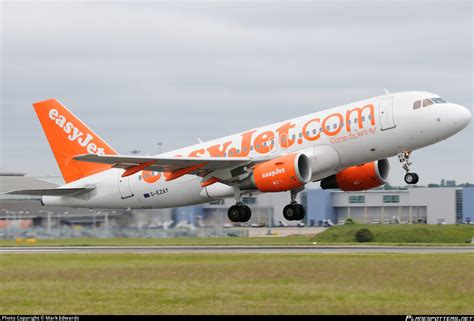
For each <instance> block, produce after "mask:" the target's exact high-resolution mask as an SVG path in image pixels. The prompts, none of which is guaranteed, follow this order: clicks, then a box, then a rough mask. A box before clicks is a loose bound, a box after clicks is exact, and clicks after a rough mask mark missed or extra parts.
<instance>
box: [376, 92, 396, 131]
mask: <svg viewBox="0 0 474 321" xmlns="http://www.w3.org/2000/svg"><path fill="white" fill-rule="evenodd" d="M379 118H380V130H388V129H392V128H395V127H396V125H395V120H394V119H393V97H388V98H383V99H380V100H379Z"/></svg>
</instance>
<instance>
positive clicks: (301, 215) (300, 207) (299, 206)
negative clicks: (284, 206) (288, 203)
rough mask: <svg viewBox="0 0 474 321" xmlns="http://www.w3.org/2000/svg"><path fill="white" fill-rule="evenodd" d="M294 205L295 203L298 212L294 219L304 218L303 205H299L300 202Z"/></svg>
mask: <svg viewBox="0 0 474 321" xmlns="http://www.w3.org/2000/svg"><path fill="white" fill-rule="evenodd" d="M295 205H296V207H298V214H299V215H298V218H297V219H296V221H299V220H302V219H304V217H305V215H306V210H305V209H304V206H303V205H301V204H295Z"/></svg>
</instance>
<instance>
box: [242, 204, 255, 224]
mask: <svg viewBox="0 0 474 321" xmlns="http://www.w3.org/2000/svg"><path fill="white" fill-rule="evenodd" d="M242 207H243V208H244V210H245V216H244V218H243V219H242V221H241V222H248V221H249V220H250V218H251V217H252V210H251V209H250V207H248V206H247V205H242Z"/></svg>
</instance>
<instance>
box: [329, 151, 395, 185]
mask: <svg viewBox="0 0 474 321" xmlns="http://www.w3.org/2000/svg"><path fill="white" fill-rule="evenodd" d="M389 172H390V164H389V162H388V160H387V159H381V160H378V161H375V162H371V163H365V164H361V165H357V166H351V167H348V168H346V169H344V170H342V171H340V172H339V173H337V174H335V175H331V176H329V177H326V178H325V179H323V180H322V181H321V188H322V189H333V188H339V189H341V190H343V191H364V190H368V189H371V188H375V187H378V186H381V185H383V184H385V183H386V180H387V178H388V174H389Z"/></svg>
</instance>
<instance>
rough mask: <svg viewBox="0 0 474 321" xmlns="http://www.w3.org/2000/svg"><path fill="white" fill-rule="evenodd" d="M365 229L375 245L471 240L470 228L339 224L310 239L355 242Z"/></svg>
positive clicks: (473, 234) (473, 230)
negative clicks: (356, 237) (356, 236)
mask: <svg viewBox="0 0 474 321" xmlns="http://www.w3.org/2000/svg"><path fill="white" fill-rule="evenodd" d="M361 228H368V229H369V230H370V231H371V232H372V233H373V235H374V239H373V241H372V242H375V243H467V242H469V243H470V242H471V238H473V237H474V226H472V225H425V224H423V225H421V224H416V225H397V224H390V225H388V224H387V225H384V224H380V225H376V224H373V225H362V224H355V225H340V226H334V227H331V228H329V229H327V230H326V231H324V232H323V233H320V234H318V235H316V236H315V237H314V241H316V242H318V243H319V242H323V243H355V242H357V241H356V239H355V234H356V232H357V231H358V230H360V229H361Z"/></svg>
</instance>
